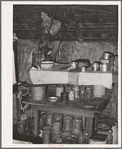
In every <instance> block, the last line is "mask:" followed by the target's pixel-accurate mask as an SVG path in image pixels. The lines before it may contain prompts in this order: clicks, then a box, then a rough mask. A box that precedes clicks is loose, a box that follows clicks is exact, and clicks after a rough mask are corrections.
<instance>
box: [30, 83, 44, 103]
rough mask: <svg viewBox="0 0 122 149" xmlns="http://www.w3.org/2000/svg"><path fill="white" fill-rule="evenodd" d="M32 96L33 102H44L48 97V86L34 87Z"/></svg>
mask: <svg viewBox="0 0 122 149" xmlns="http://www.w3.org/2000/svg"><path fill="white" fill-rule="evenodd" d="M31 95H32V100H34V101H43V99H44V98H45V95H46V85H32V86H31Z"/></svg>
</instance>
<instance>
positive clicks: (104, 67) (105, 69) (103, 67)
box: [100, 63, 109, 72]
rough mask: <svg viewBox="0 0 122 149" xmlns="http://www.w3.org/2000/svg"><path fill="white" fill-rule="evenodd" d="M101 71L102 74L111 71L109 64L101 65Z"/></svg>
mask: <svg viewBox="0 0 122 149" xmlns="http://www.w3.org/2000/svg"><path fill="white" fill-rule="evenodd" d="M100 71H102V72H106V71H109V64H107V63H103V64H100Z"/></svg>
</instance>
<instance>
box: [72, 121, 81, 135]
mask: <svg viewBox="0 0 122 149" xmlns="http://www.w3.org/2000/svg"><path fill="white" fill-rule="evenodd" d="M82 130H83V122H82V120H81V119H74V120H73V127H72V133H73V134H75V135H80V134H81V131H82Z"/></svg>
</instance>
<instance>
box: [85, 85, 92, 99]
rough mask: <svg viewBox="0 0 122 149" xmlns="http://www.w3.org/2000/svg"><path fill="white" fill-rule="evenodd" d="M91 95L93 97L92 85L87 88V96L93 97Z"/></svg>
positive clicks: (88, 97)
mask: <svg viewBox="0 0 122 149" xmlns="http://www.w3.org/2000/svg"><path fill="white" fill-rule="evenodd" d="M91 97H92V90H91V88H90V87H87V88H86V98H87V99H91Z"/></svg>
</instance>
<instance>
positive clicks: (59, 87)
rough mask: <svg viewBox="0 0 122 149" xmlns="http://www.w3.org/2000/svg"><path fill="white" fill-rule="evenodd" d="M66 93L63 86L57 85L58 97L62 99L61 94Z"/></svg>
mask: <svg viewBox="0 0 122 149" xmlns="http://www.w3.org/2000/svg"><path fill="white" fill-rule="evenodd" d="M63 91H64V87H63V86H62V85H57V86H56V96H57V97H60V96H61V93H62V92H63Z"/></svg>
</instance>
